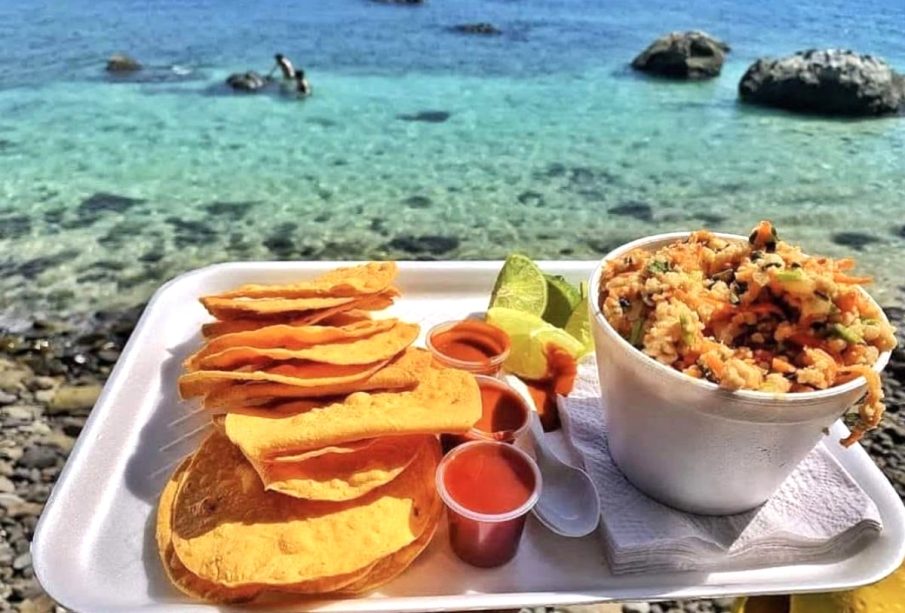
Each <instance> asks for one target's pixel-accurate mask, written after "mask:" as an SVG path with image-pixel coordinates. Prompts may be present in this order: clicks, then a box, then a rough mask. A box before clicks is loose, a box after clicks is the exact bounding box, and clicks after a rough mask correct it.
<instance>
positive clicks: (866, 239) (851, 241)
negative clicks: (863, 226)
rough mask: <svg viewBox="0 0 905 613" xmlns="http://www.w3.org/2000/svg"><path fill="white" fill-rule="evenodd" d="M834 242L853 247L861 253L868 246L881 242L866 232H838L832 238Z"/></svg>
mask: <svg viewBox="0 0 905 613" xmlns="http://www.w3.org/2000/svg"><path fill="white" fill-rule="evenodd" d="M830 238H832V240H833V242H834V243H836V244H837V245H841V246H843V247H851V248H852V249H857V250H858V251H861V250H862V249H864V248H865V247H866V246H868V245H870V244H873V243H877V242H879V239H878V238H877V237H875V236H871V235H870V234H865V233H864V232H836V233H835V234H833V236H831V237H830Z"/></svg>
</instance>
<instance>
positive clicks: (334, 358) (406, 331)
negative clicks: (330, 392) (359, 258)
mask: <svg viewBox="0 0 905 613" xmlns="http://www.w3.org/2000/svg"><path fill="white" fill-rule="evenodd" d="M420 330H421V328H420V326H418V325H417V324H407V323H402V322H400V323H397V324H396V325H394V326H393V327H391V328H389V329H388V330H384V331H383V332H378V333H377V334H373V335H370V336H367V337H364V338H357V339H352V340H342V341H338V342H324V343H320V344H317V345H311V346H308V347H301V348H298V349H284V348H281V347H274V348H260V347H231V348H229V349H224V350H223V351H221V352H219V353H214V354H212V355H208V356H205V357H203V358H201V359H200V360H198V366H199V369H201V370H232V369H234V368H238V367H241V366H243V365H246V364H262V363H267V362H283V361H286V360H305V361H309V362H318V363H320V364H336V365H340V366H345V365H350V364H373V363H375V362H379V361H381V360H389V359H392V358H394V357H396V356H397V355H399V354H400V353H402V352H403V351H404V350H405V349H406V348H407V347H408V346H409V345H411V344H412V343H414V342H415V339H416V338H418V333H419V332H420Z"/></svg>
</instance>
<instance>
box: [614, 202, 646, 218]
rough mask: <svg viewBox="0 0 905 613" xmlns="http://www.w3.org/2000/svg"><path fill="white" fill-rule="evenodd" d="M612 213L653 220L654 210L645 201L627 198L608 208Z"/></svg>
mask: <svg viewBox="0 0 905 613" xmlns="http://www.w3.org/2000/svg"><path fill="white" fill-rule="evenodd" d="M609 212H610V213H612V214H613V215H621V216H623V217H633V218H635V219H637V220H639V221H653V219H654V211H653V209H652V208H651V206H650V205H649V204H647V203H646V202H637V201H635V200H629V201H626V202H623V203H621V204H619V205H616V206H614V207H612V208H610V209H609Z"/></svg>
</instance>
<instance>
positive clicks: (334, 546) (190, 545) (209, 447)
mask: <svg viewBox="0 0 905 613" xmlns="http://www.w3.org/2000/svg"><path fill="white" fill-rule="evenodd" d="M424 440H425V441H426V443H425V446H424V448H423V449H422V451H420V452H419V453H418V455H417V457H416V458H415V460H414V461H413V462H412V463H411V465H410V466H409V467H408V468H407V469H406V470H404V471H403V472H402V474H400V475H399V477H397V478H396V479H394V480H392V481H391V482H389V483H388V484H387V485H385V486H383V487H381V488H378V489H376V490H374V491H372V492H371V493H369V494H367V495H366V496H363V497H361V498H358V499H356V500H353V501H350V502H344V503H335V502H331V503H327V502H317V501H309V500H300V499H297V498H292V497H290V496H284V495H282V494H278V493H274V492H266V491H265V490H264V487H263V485H262V484H261V481H260V479H259V478H258V475H257V474H256V473H255V471H254V469H253V468H252V467H251V465H250V464H249V463H248V462H247V461H246V460H245V458H244V457H243V456H242V454H241V452H240V451H239V450H238V449H237V448H236V447H235V446H233V445H232V444H231V443H230V442H229V440H228V439H227V438H226V437H224V436H223V435H222V434H220V433H219V432H218V431H216V430H215V431H214V432H213V433H212V434H211V435H210V437H209V438H208V439H207V440H205V442H204V443H203V444H202V445H201V447H200V448H199V450H198V452H197V453H196V455H195V459H194V460H193V461H192V463H191V464H190V465H189V467H188V469H187V471H186V473H185V474H184V475H183V477H182V480H181V483H180V485H179V488H178V491H177V493H176V500H175V503H174V506H173V514H172V543H173V548H174V550H175V552H176V555H178V556H179V559H180V560H181V561H182V563H183V564H184V565H185V567H186V568H187V569H188V570H189V571H190V572H192V573H194V574H195V575H197V576H199V577H201V578H203V579H206V580H208V581H212V582H215V583H217V584H220V585H223V586H226V587H235V586H240V585H249V584H254V585H259V586H266V587H268V588H271V589H290V590H291V591H302V590H300V589H299V588H298V586H300V585H311V582H322V583H329V578H333V577H338V576H339V577H343V579H344V580H345V578H346V577H347V576H349V575H351V574H355V573H361V572H362V570H363V569H364V574H366V573H367V572H368V571H370V569H371V568H372V566H373V565H374V563H375V562H377V561H379V560H380V559H382V558H385V557H386V556H389V555H391V554H393V553H395V552H397V551H399V550H401V549H402V548H403V547H406V546H407V545H410V544H411V543H412V542H414V541H415V540H417V538H418V537H419V536H421V535H422V534H423V533H424V531H425V530H426V529H427V528H428V527H429V525H430V522H431V517H430V512H429V510H430V509H431V508H432V507H433V505H434V504H435V498H436V496H437V494H436V490H435V488H434V472H435V470H436V467H437V464H438V462H439V460H440V448H439V443H438V442H437V440H436V439H434V438H433V437H425V439H424ZM359 576H362V575H359ZM325 578H327V579H325ZM335 589H340V588H339V587H336V586H335V585H334V586H331V587H330V588H329V589H325V588H324V587H323V585H321V586H319V587H318V588H317V589H310V590H306V591H311V592H323V591H329V590H335Z"/></svg>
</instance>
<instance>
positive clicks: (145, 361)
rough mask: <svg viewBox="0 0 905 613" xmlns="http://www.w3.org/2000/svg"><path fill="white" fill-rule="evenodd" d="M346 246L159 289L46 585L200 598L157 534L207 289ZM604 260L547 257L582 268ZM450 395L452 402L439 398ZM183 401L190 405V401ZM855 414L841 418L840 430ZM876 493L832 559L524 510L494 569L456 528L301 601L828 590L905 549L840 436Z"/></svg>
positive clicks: (440, 292) (458, 305) (435, 289)
mask: <svg viewBox="0 0 905 613" xmlns="http://www.w3.org/2000/svg"><path fill="white" fill-rule="evenodd" d="M337 265H340V264H339V263H337V262H316V263H315V262H310V263H309V262H279V263H273V262H259V263H235V264H220V265H215V266H210V267H207V268H202V269H200V270H196V271H194V272H190V273H187V274H185V275H182V276H180V277H178V278H176V279H174V280H173V281H171V282H169V283H167V284H166V285H164V286H163V287H161V288H160V290H158V292H157V293H156V294H155V295H154V297H153V299H152V300H151V302H150V304H149V305H148V308H147V310H146V311H145V313H144V315H143V316H142V318H141V320H140V321H139V323H138V326H137V327H136V329H135V332H134V333H133V335H132V338H131V339H130V340H129V343H128V344H127V346H126V348H125V350H124V351H123V354H122V357H121V358H120V360H119V362H118V363H117V365H116V367H115V368H114V370H113V373H112V374H111V376H110V379H109V381H108V382H107V385H106V387H105V388H104V391H103V393H102V394H101V397H100V399H99V400H98V403H97V405H96V407H95V408H94V410H93V411H92V413H91V416H90V418H89V419H88V422H87V424H86V425H85V429H84V430H83V432H82V434H81V436H80V437H79V439H78V442H77V443H76V445H75V448H74V449H73V452H72V455H71V456H70V458H69V461H68V462H67V464H66V467H65V468H64V470H63V473H62V475H61V476H60V479H59V482H58V483H57V484H56V487H55V488H54V490H53V493H52V495H51V497H50V500H49V501H48V503H47V507H46V508H45V510H44V513H43V515H42V516H41V519H40V521H39V523H38V526H37V529H36V533H35V538H34V542H33V543H32V558H33V564H34V569H35V573H36V575H37V577H38V579H39V580H40V582H41V584H42V585H43V586H44V588H45V589H46V590H47V592H48V593H49V594H50V595H51V596H52V597H53V598H54V599H56V600H57V601H59V602H60V603H62V604H63V605H65V606H67V607H69V608H71V609H74V610H77V611H86V612H87V611H91V612H94V611H136V610H144V611H196V610H209V609H211V608H212V607H210V606H208V605H204V604H201V603H197V602H191V601H189V600H188V599H186V598H185V597H183V596H182V595H181V594H179V593H178V592H177V591H176V590H175V589H174V588H173V587H172V586H171V585H170V584H169V582H168V581H167V579H166V577H165V576H164V574H163V570H162V568H161V566H160V562H159V560H158V557H157V549H156V546H155V543H154V521H153V516H154V510H155V505H156V500H157V496H158V494H159V492H160V490H161V488H162V487H163V484H164V483H165V481H166V479H167V478H168V476H169V474H170V472H171V470H172V469H173V467H174V466H175V464H176V463H177V462H178V461H179V459H180V458H182V457H183V456H185V455H186V454H188V453H189V452H190V451H192V450H193V449H194V448H195V447H196V446H197V444H198V442H199V439H200V438H201V437H202V436H203V434H204V430H205V428H206V427H207V426H206V417H205V416H203V415H199V414H191V413H190V411H189V409H188V408H187V407H186V406H185V405H184V404H182V403H181V402H180V400H179V398H178V396H177V392H176V378H177V376H178V375H179V373H180V370H181V363H182V361H183V359H184V358H185V357H186V356H187V355H188V354H190V353H191V352H193V351H194V350H195V349H196V348H197V347H198V346H199V344H200V342H201V339H200V336H199V326H200V325H201V323H202V322H203V321H205V320H206V319H207V316H206V313H205V312H204V310H203V309H202V307H201V306H200V305H199V304H198V302H197V298H198V297H199V296H201V295H203V294H210V293H214V292H220V291H223V290H227V289H230V288H233V287H235V286H236V285H239V284H242V283H247V282H258V283H278V282H286V281H289V280H292V279H297V278H299V277H300V276H310V275H312V274H314V273H317V272H319V271H323V270H326V269H330V268H333V267H335V266H337ZM593 265H594V263H593V262H545V263H542V266H543V268H544V269H545V270H546V271H548V272H551V273H558V274H562V275H565V276H566V277H568V278H570V279H572V280H575V281H578V280H584V279H586V278H587V277H588V275H589V274H590V272H591V270H592V267H593ZM499 267H500V263H499V262H419V263H408V262H404V263H401V264H400V269H401V273H400V277H399V287H400V288H401V290H402V292H403V296H402V298H401V299H400V300H399V301H398V303H397V304H396V305H395V306H394V307H393V309H392V310H393V312H395V314H397V315H399V316H400V317H403V318H405V319H407V320H410V321H416V322H420V323H421V324H423V326H424V327H425V328H426V327H427V326H429V325H431V324H433V323H436V322H439V321H443V320H447V319H454V318H462V317H465V316H466V315H468V314H469V313H472V312H476V311H482V310H483V309H484V308H485V307H486V304H487V299H488V295H489V292H490V288H491V287H492V285H493V281H494V278H495V276H496V273H497V271H498V270H499ZM437 409H438V410H442V407H437ZM187 415H188V416H187ZM843 432H844V426H842V425H841V424H838V423H837V424H836V425H835V426H834V432H833V433H832V435H833V438H839V437H840V436H841V435H842V434H843ZM828 447H829V448H830V450H831V451H832V453H833V454H834V455H835V456H836V458H837V459H838V460H839V462H840V463H841V464H842V465H843V466H844V467H845V468H846V470H848V471H849V473H850V474H851V475H852V476H853V477H854V478H855V479H856V480H857V481H858V483H859V484H860V485H861V487H863V488H864V490H865V491H866V492H867V493H868V494H869V495H870V496H871V497H872V498H873V499H874V501H875V502H876V504H877V507H878V508H879V509H880V514H881V516H882V519H883V524H884V529H883V532H882V533H881V535H880V537H879V538H877V539H876V540H874V541H872V542H871V543H870V544H869V545H867V546H865V547H864V548H863V549H862V550H860V551H858V552H857V553H855V554H854V555H851V556H849V557H845V558H840V557H835V558H834V557H828V558H827V559H826V560H825V561H824V562H823V563H821V564H808V565H794V566H782V567H773V568H756V569H749V570H738V571H733V572H716V573H694V572H683V573H661V574H641V575H631V576H614V575H613V574H611V573H610V571H609V569H608V568H607V566H606V563H605V561H604V557H603V553H602V550H601V546H600V544H599V543H598V541H597V540H596V538H597V537H596V536H589V537H586V538H583V539H578V540H570V539H564V538H561V537H557V536H554V535H553V534H550V533H548V532H546V531H545V530H544V529H543V528H542V527H541V526H540V525H539V524H538V523H537V522H536V521H535V520H534V519H533V518H531V519H530V520H529V522H528V526H527V528H526V532H525V536H524V539H523V541H522V545H521V548H520V550H519V553H518V555H517V557H516V558H515V559H514V560H513V561H512V562H510V563H509V564H507V565H506V566H503V567H501V568H498V569H494V570H480V569H476V568H472V567H470V566H468V565H466V564H464V563H462V562H460V561H459V560H458V559H457V558H456V557H455V555H454V554H453V553H452V551H451V550H450V548H449V546H448V544H447V535H446V531H445V528H443V529H441V530H440V531H439V532H438V534H437V536H436V537H435V539H434V541H433V542H432V543H431V545H430V547H429V548H428V549H427V550H426V551H425V553H424V554H423V555H422V556H421V557H420V558H419V559H418V560H417V561H416V562H415V563H414V564H413V565H412V567H411V568H410V569H409V570H408V571H407V572H406V573H405V574H404V575H403V576H402V577H400V578H399V579H397V580H396V581H393V582H392V583H390V584H389V585H387V586H385V587H384V588H382V589H381V590H380V591H379V592H376V593H374V594H371V595H369V596H367V597H363V598H358V599H347V600H326V601H317V602H306V603H304V604H302V605H299V608H300V609H305V610H311V609H317V610H323V611H416V610H440V609H481V608H493V609H507V608H517V607H521V606H540V605H568V604H587V603H592V602H600V601H606V600H647V599H662V598H670V599H671V598H702V597H722V596H729V595H738V594H768V593H790V592H802V591H828V590H838V589H844V588H849V587H852V586H857V585H862V584H866V583H871V582H873V581H876V580H878V579H880V578H882V577H884V576H885V575H887V574H889V573H890V572H892V571H893V570H894V569H895V568H896V567H898V565H899V564H900V563H901V562H902V559H903V556H905V509H903V506H902V502H901V501H900V500H899V498H898V496H897V495H896V493H895V491H894V490H893V489H892V487H891V486H890V484H889V482H888V481H887V480H886V479H885V478H884V476H883V474H882V473H881V472H880V471H879V470H878V469H877V467H876V466H875V465H874V463H873V462H872V461H871V460H870V458H869V457H868V456H867V454H866V453H865V452H864V451H863V450H862V449H861V448H860V447H857V446H856V447H854V448H852V449H849V450H844V449H842V448H841V447H840V446H835V445H829V446H828Z"/></svg>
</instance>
